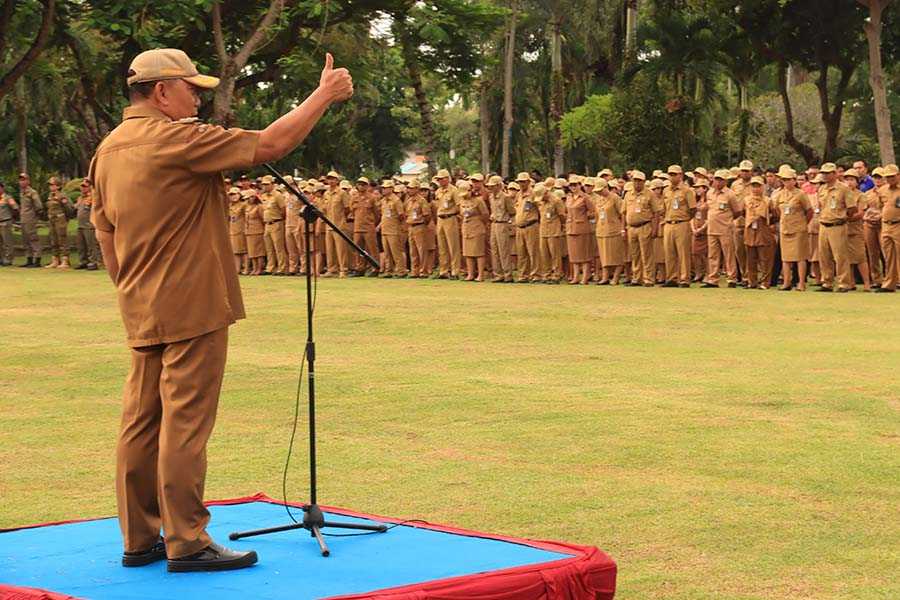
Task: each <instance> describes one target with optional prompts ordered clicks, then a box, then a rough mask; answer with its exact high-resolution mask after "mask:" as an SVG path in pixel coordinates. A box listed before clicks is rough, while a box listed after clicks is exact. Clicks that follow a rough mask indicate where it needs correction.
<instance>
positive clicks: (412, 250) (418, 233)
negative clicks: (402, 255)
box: [409, 223, 429, 275]
mask: <svg viewBox="0 0 900 600" xmlns="http://www.w3.org/2000/svg"><path fill="white" fill-rule="evenodd" d="M409 262H410V267H411V268H412V274H413V275H427V274H428V273H429V271H428V227H427V226H426V225H425V224H424V223H423V224H421V225H410V226H409Z"/></svg>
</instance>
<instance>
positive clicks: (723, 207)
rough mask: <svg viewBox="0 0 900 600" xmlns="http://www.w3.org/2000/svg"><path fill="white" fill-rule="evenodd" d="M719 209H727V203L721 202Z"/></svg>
mask: <svg viewBox="0 0 900 600" xmlns="http://www.w3.org/2000/svg"><path fill="white" fill-rule="evenodd" d="M719 210H725V203H724V202H719Z"/></svg>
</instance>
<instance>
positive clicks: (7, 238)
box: [0, 219, 13, 262]
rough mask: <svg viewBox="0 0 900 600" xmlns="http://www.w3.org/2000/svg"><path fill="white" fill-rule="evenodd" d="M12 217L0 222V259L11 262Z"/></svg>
mask: <svg viewBox="0 0 900 600" xmlns="http://www.w3.org/2000/svg"><path fill="white" fill-rule="evenodd" d="M12 223H13V222H12V219H8V220H6V221H3V222H2V223H0V260H2V261H4V262H12V259H13V235H12Z"/></svg>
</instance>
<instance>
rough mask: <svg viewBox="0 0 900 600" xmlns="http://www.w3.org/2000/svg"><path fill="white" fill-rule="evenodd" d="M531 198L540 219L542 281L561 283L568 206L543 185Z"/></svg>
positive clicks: (540, 184)
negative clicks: (565, 220)
mask: <svg viewBox="0 0 900 600" xmlns="http://www.w3.org/2000/svg"><path fill="white" fill-rule="evenodd" d="M531 197H532V198H533V200H534V202H535V203H537V208H538V211H539V218H540V225H539V235H540V236H541V238H540V239H541V281H542V282H543V283H552V284H555V283H559V280H560V279H562V274H563V270H562V267H563V261H562V247H563V239H562V238H563V221H564V219H565V218H566V205H565V203H564V202H563V201H562V200H560V199H559V197H558V196H556V195H555V194H553V193H552V192H551V191H550V190H549V189H548V188H547V186H546V185H545V184H543V183H539V184H538V185H536V186H535V187H534V191H533V192H532V195H531Z"/></svg>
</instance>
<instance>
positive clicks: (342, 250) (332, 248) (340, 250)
mask: <svg viewBox="0 0 900 600" xmlns="http://www.w3.org/2000/svg"><path fill="white" fill-rule="evenodd" d="M325 260H326V261H327V262H328V272H329V273H331V274H332V275H334V274H335V273H338V272H340V273H341V274H342V275H346V273H347V269H348V267H349V263H350V249H349V248H348V247H347V242H345V241H344V240H342V239H341V237H340V236H339V235H338V234H337V233H335V232H334V231H333V230H332V229H331V228H330V227H329V228H328V229H327V230H325Z"/></svg>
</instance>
